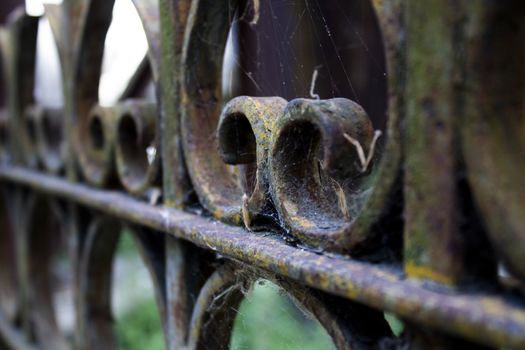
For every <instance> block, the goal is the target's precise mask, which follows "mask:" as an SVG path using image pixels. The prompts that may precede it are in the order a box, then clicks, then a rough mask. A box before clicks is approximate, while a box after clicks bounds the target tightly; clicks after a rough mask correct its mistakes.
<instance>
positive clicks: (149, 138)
mask: <svg viewBox="0 0 525 350" xmlns="http://www.w3.org/2000/svg"><path fill="white" fill-rule="evenodd" d="M157 127H158V126H157V109H156V106H155V104H154V103H149V102H133V103H128V104H127V105H125V106H124V107H123V108H122V109H121V111H120V112H119V117H118V124H117V144H116V159H117V172H118V175H119V178H120V182H121V183H122V185H123V186H124V188H126V190H127V191H129V192H131V193H133V194H137V195H140V194H143V193H144V192H145V191H147V190H148V189H151V188H152V187H154V186H156V185H158V182H159V174H160V172H159V157H160V150H159V138H158V132H157Z"/></svg>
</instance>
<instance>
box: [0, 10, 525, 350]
mask: <svg viewBox="0 0 525 350" xmlns="http://www.w3.org/2000/svg"><path fill="white" fill-rule="evenodd" d="M353 2H355V4H353V5H355V6H356V7H355V8H359V6H360V5H359V4H361V5H363V6H367V7H366V9H368V10H367V11H369V12H370V11H372V10H371V9H373V11H375V17H373V18H372V17H371V18H370V21H371V22H370V23H369V25H368V26H364V27H363V28H368V30H370V31H374V33H368V32H365V33H362V35H361V34H359V33H357V34H358V36H359V40H360V42H361V43H362V45H363V46H364V47H365V48H367V52H369V53H370V52H374V53H378V56H380V57H369V59H370V60H373V64H374V65H376V66H377V69H378V70H380V71H381V72H384V77H383V80H382V85H381V84H380V85H381V86H383V90H382V91H381V92H380V93H378V94H377V96H375V97H376V98H381V99H383V100H381V101H377V106H375V107H373V108H372V107H371V102H370V101H371V100H372V99H373V98H375V97H374V96H365V97H364V98H363V97H362V98H361V100H360V99H359V98H358V96H357V94H355V99H356V101H352V100H350V99H348V98H343V97H335V96H329V98H325V97H324V96H323V99H321V98H319V95H318V94H317V93H316V89H315V80H316V77H317V73H318V71H317V68H316V69H315V71H314V74H313V77H312V82H311V85H310V91H309V95H310V96H309V98H304V96H308V95H304V96H303V97H301V93H299V92H297V91H296V96H288V97H287V100H285V99H284V98H282V97H279V96H273V97H255V96H253V97H252V96H240V97H235V95H236V94H237V93H238V92H239V93H240V92H241V91H242V90H243V87H242V86H241V87H237V88H236V89H230V90H231V91H229V92H227V91H223V82H222V79H223V65H224V64H223V59H224V57H225V48H226V40H227V37H228V35H230V38H232V41H235V40H236V39H235V37H234V36H235V35H242V34H238V33H237V34H236V32H235V31H231V29H232V27H235V26H239V23H242V26H245V27H246V28H249V29H250V30H252V31H253V32H254V33H256V32H257V31H260V30H263V27H264V26H260V27H258V26H257V22H258V21H261V20H264V21H265V23H266V24H268V23H272V21H277V20H278V16H273V17H272V18H261V16H263V17H264V16H267V13H266V12H264V11H262V12H261V4H260V3H259V2H258V1H247V2H246V1H240V0H239V1H237V0H220V1H218V0H192V1H190V0H133V4H134V6H135V8H136V10H137V13H138V15H139V17H140V20H141V22H142V26H143V29H144V32H145V34H146V38H147V42H148V56H147V57H146V58H145V59H144V60H143V62H142V64H141V65H140V66H139V67H137V70H136V72H135V74H134V75H133V77H132V78H131V79H130V81H129V82H127V84H128V85H127V86H126V88H125V89H124V92H123V93H122V94H121V95H120V98H119V100H118V102H115V103H114V104H113V105H111V106H101V103H100V101H99V97H98V86H99V80H100V73H101V64H102V57H103V55H104V50H105V48H104V40H105V37H106V34H107V31H108V28H109V25H110V23H111V18H112V11H113V3H114V2H113V1H106V0H65V1H64V3H63V4H62V5H46V11H45V14H44V16H46V17H47V18H48V20H49V22H50V25H51V28H52V31H53V35H54V38H55V40H56V43H57V48H58V53H59V57H60V63H61V68H62V69H61V70H62V80H63V95H64V107H63V108H60V109H52V108H49V107H45V106H41V105H39V104H38V103H37V102H36V99H35V98H34V96H33V85H34V62H35V40H36V32H37V24H38V21H37V18H33V17H29V16H27V15H25V14H24V13H22V12H21V11H18V12H15V14H14V15H13V16H12V17H11V20H10V22H9V23H8V24H7V25H6V26H5V27H4V28H2V29H1V30H0V50H1V52H2V65H3V67H2V68H3V71H4V75H5V81H3V82H2V84H3V86H4V87H5V90H7V97H8V98H7V101H6V102H7V103H6V105H0V111H1V113H0V186H1V191H2V192H1V198H0V225H1V231H0V253H1V255H0V338H1V339H2V341H1V342H5V343H6V344H7V345H8V346H10V347H13V348H19V349H25V348H32V347H33V346H35V347H38V348H43V349H69V348H75V349H76V348H78V349H99V348H102V349H105V348H108V349H113V348H116V347H118V344H119V339H118V338H117V336H116V334H115V333H114V330H113V328H114V322H115V320H114V319H113V315H112V310H111V297H110V296H111V290H112V288H114V287H113V286H112V285H111V283H110V282H111V270H112V264H113V261H114V254H115V250H116V247H117V243H118V241H119V237H120V235H121V231H122V229H123V227H126V228H127V230H128V231H129V232H131V235H132V237H133V240H134V242H135V245H136V246H137V248H138V251H139V254H140V256H141V259H142V261H143V263H144V264H145V266H146V268H147V269H148V271H149V276H150V278H151V280H152V281H153V289H154V295H155V299H156V302H157V306H158V312H159V315H160V318H161V320H162V327H163V330H162V331H163V333H164V336H165V342H166V347H167V348H169V349H181V348H185V349H197V348H198V349H206V348H227V347H228V346H229V342H230V335H231V332H232V325H233V324H234V321H235V317H236V315H237V312H236V311H235V310H236V309H237V307H238V305H239V304H240V303H241V302H242V301H243V299H244V298H245V294H244V292H245V291H246V290H248V289H250V288H251V287H252V286H253V284H254V283H256V282H257V281H258V280H260V279H266V280H270V281H272V282H273V283H275V284H277V285H278V286H279V287H280V288H282V290H283V292H284V293H286V294H287V295H289V296H290V297H291V298H292V299H293V300H294V302H295V303H296V304H298V305H300V306H301V308H303V309H304V310H306V311H307V312H308V313H309V314H311V315H312V317H313V318H315V319H316V320H318V321H319V322H320V324H321V325H322V326H323V327H324V328H325V329H326V330H327V332H328V334H329V335H330V336H331V338H332V340H333V342H334V344H335V346H336V347H337V348H340V349H395V348H413V349H452V348H458V349H459V348H461V349H487V348H511V349H525V299H524V294H523V293H524V291H525V287H524V278H525V277H524V275H525V272H524V270H523V266H524V264H523V263H524V258H523V257H524V256H525V253H524V249H525V242H524V241H523V238H524V237H525V236H524V233H523V229H524V227H525V222H523V219H522V217H523V215H521V212H522V211H523V210H522V209H523V208H525V204H524V203H525V202H524V200H523V198H525V195H523V192H524V191H523V181H521V173H522V171H521V167H522V163H524V162H523V161H524V160H525V157H524V156H523V152H524V151H523V150H524V149H525V145H524V144H523V137H521V136H522V133H523V125H522V124H523V122H522V119H523V118H522V116H521V114H523V113H522V102H521V100H522V95H523V81H525V76H524V74H522V73H523V72H522V71H523V67H522V66H523V64H522V61H523V54H522V51H523V49H522V46H523V43H522V42H523V39H524V37H525V34H524V31H523V28H522V27H523V24H522V22H523V14H525V6H524V5H522V4H521V3H520V2H519V1H518V0H505V1H500V2H497V3H496V2H487V1H482V0H473V1H470V0H469V1H467V0H462V1H457V2H443V1H437V0H436V1H428V2H425V3H424V4H423V3H422V2H420V1H416V0H391V1H385V0H383V1H375V0H374V1H371V0H370V1H369V0H353ZM270 5H272V3H271V2H270ZM312 5H313V4H310V2H309V1H308V0H307V1H306V2H305V3H304V5H303V4H301V5H300V6H299V7H297V8H294V10H293V11H297V10H299V13H298V14H300V13H301V12H303V14H304V13H307V14H310V15H311V14H312V13H313V11H317V10H315V8H314V7H313V6H312ZM323 6H324V4H323ZM317 8H318V10H319V13H322V7H321V6H317ZM352 8H354V7H352ZM270 10H272V9H271V6H270ZM343 12H344V11H343V9H341V16H342V17H344V18H345V20H346V22H345V21H343V23H345V25H346V24H349V23H350V24H351V21H350V20H349V19H348V17H345V14H344V13H343ZM332 17H333V15H329V16H326V17H321V19H322V20H323V21H325V22H324V23H323V26H324V27H325V28H326V30H327V31H328V39H331V40H332V41H331V42H330V44H331V45H333V46H334V48H335V50H336V51H337V50H339V49H341V50H342V48H339V47H337V45H339V43H337V45H336V42H335V41H334V39H333V37H332V35H331V32H330V28H329V26H328V24H327V23H326V20H327V19H331V18H332ZM336 17H337V16H336ZM375 21H377V22H375ZM312 23H313V22H312ZM243 28H244V27H243ZM246 28H244V29H246ZM336 28H339V27H336ZM338 30H339V29H338ZM355 31H356V32H357V30H355ZM365 31H366V30H365ZM377 31H380V34H381V35H380V36H381V39H380V40H382V43H383V49H382V50H379V51H378V50H377V49H374V50H371V51H368V47H367V40H368V39H369V37H370V36H372V35H376V34H377V33H376V32H377ZM256 34H257V33H256ZM257 35H259V34H257ZM274 35H275V34H274ZM248 37H249V38H253V36H250V35H248ZM292 37H293V35H292ZM237 39H238V38H237ZM287 39H288V38H287ZM313 39H314V38H313ZM313 39H312V40H313ZM314 41H315V40H314ZM257 45H258V44H257ZM290 45H292V43H290ZM296 45H297V46H298V47H302V48H310V49H311V48H312V45H315V42H305V41H304V38H302V39H301V42H299V43H296ZM320 46H321V48H322V43H321V42H320ZM240 52H241V54H242V53H243V52H244V51H242V50H241V51H240ZM287 52H288V51H287ZM379 54H380V55H379ZM383 54H384V55H383ZM285 56H286V55H285ZM285 56H283V57H280V59H281V61H280V62H279V63H280V64H281V65H283V64H284V65H294V67H292V69H291V70H290V71H292V72H294V74H301V69H300V68H299V66H301V60H304V62H306V61H307V60H308V63H307V64H305V65H306V66H307V67H315V65H314V63H313V61H315V57H298V58H297V57H296V58H294V60H291V58H289V57H285ZM383 56H384V57H383ZM341 57H346V56H339V55H337V59H339V61H341ZM376 58H377V60H376ZM361 61H362V58H356V59H355V60H353V59H352V62H351V65H352V68H351V75H352V77H350V78H352V79H354V78H355V77H356V76H357V78H355V79H357V80H359V79H361V80H359V84H360V86H366V85H367V79H372V78H371V77H367V76H362V75H363V74H365V75H366V74H368V73H369V72H370V69H368V68H370V66H368V65H366V64H363V65H360V62H361ZM243 62H244V61H243V59H242V58H241V59H240V61H239V62H236V64H237V65H238V66H239V67H236V68H235V69H234V70H233V71H235V72H236V73H235V74H240V75H245V77H243V78H239V81H242V80H243V79H244V80H247V79H248V80H250V81H251V82H250V84H251V83H254V84H255V85H257V81H256V80H255V79H254V78H253V77H257V75H256V74H255V75H253V74H252V72H250V71H243V69H244V68H243V64H244V63H243ZM326 63H327V64H328V61H326ZM340 63H341V65H343V70H344V69H345V68H344V62H340ZM367 63H370V62H367ZM248 66H249V65H248ZM361 68H362V69H361ZM365 68H366V69H365ZM361 71H362V72H361ZM363 72H368V73H363ZM344 73H345V74H346V71H345V72H344ZM309 74H310V72H309ZM347 78H348V81H349V83H350V84H351V82H350V78H349V77H348V76H347ZM283 79H284V78H283ZM284 81H285V80H283V83H284ZM385 82H386V89H387V90H386V92H385V91H384V84H385ZM145 86H149V87H154V89H155V93H154V94H150V95H147V94H145V93H144V91H142V90H143V89H144V87H145ZM350 88H351V89H352V90H353V87H352V86H350ZM372 90H373V89H367V88H363V89H362V90H360V91H361V92H363V91H367V92H369V91H372ZM354 93H355V92H354ZM385 95H386V96H387V99H388V100H387V101H384V99H385ZM330 97H332V98H330ZM0 101H2V99H0ZM385 105H387V110H386V114H387V120H386V122H385V118H384V116H383V115H380V116H378V115H376V114H378V113H379V112H378V111H379V110H381V111H383V112H384V106H385ZM381 106H383V107H381ZM376 107H377V108H376ZM383 112H381V113H383ZM383 114H384V113H383ZM64 252H65V254H66V255H67V258H68V259H67V260H68V262H69V264H68V266H69V267H70V269H71V273H72V277H71V279H70V281H69V283H70V284H71V286H70V288H71V289H72V291H73V298H74V304H75V315H74V317H73V318H74V331H73V332H74V334H73V335H71V334H70V337H69V339H68V337H66V335H65V334H64V333H63V331H62V330H61V329H60V327H58V325H57V320H56V315H55V313H56V310H55V308H54V304H53V302H52V300H51V299H52V297H53V295H52V294H53V285H52V283H51V281H52V271H51V270H52V269H53V267H52V264H51V261H52V259H54V257H56V256H57V255H58V254H63V253H64ZM498 268H499V270H500V273H499V274H498ZM501 271H504V272H505V273H506V274H507V275H505V276H504V275H503V274H502V272H501ZM509 280H510V281H512V283H508V282H507V281H509ZM384 312H390V313H393V314H395V315H396V316H397V317H398V318H400V319H401V320H402V321H403V322H404V324H405V328H404V331H403V333H402V334H401V335H399V336H398V337H396V336H394V335H393V334H392V331H391V329H390V327H389V326H388V324H387V322H386V321H385V318H384V315H383V313H384ZM1 342H0V343H1ZM0 347H1V345H0Z"/></svg>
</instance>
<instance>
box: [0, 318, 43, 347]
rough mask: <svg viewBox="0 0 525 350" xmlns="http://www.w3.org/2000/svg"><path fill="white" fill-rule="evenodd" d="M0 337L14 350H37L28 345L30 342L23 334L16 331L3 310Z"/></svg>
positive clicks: (0, 321) (0, 319)
mask: <svg viewBox="0 0 525 350" xmlns="http://www.w3.org/2000/svg"><path fill="white" fill-rule="evenodd" d="M0 335H1V338H2V339H1V340H2V341H4V342H6V345H8V346H9V347H10V348H12V349H20V350H36V349H37V348H35V347H34V346H32V345H31V344H29V343H28V341H27V340H26V339H25V338H24V337H23V335H22V333H21V332H20V331H18V330H16V329H15V328H14V327H13V326H11V323H10V322H9V321H8V320H7V317H6V316H5V315H4V313H3V312H2V310H0Z"/></svg>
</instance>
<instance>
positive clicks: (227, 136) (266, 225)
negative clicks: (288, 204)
mask: <svg viewBox="0 0 525 350" xmlns="http://www.w3.org/2000/svg"><path fill="white" fill-rule="evenodd" d="M285 105H286V101H285V100H284V99H282V98H280V97H247V96H239V97H236V98H234V99H232V100H231V101H230V102H228V104H227V105H226V106H225V107H224V109H223V112H222V114H221V118H220V120H219V125H218V129H217V139H218V141H219V154H220V156H221V158H222V160H223V161H224V162H225V163H227V164H230V165H236V171H237V173H238V175H239V184H240V188H241V190H242V197H240V198H239V199H238V200H239V201H241V203H242V215H243V221H244V224H245V226H246V227H247V228H249V229H256V230H259V229H270V228H273V227H275V226H278V220H277V214H276V211H275V208H274V205H273V203H272V201H271V198H270V197H269V184H268V176H267V174H268V166H267V163H268V150H269V140H270V137H271V125H273V122H274V121H275V120H276V119H277V118H278V116H279V114H280V113H281V112H282V110H283V109H284V106H285Z"/></svg>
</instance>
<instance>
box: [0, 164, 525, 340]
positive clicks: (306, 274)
mask: <svg viewBox="0 0 525 350" xmlns="http://www.w3.org/2000/svg"><path fill="white" fill-rule="evenodd" d="M0 180H2V181H5V182H10V183H15V184H18V185H23V186H27V187H30V188H32V189H33V190H35V191H38V192H43V193H46V194H50V195H54V196H59V197H62V198H64V199H67V200H71V201H74V202H76V203H78V204H81V205H84V206H87V207H90V208H93V209H97V210H100V211H102V212H104V213H107V214H110V215H113V216H116V217H119V218H121V219H124V220H127V221H131V222H134V223H137V224H141V225H144V226H146V227H149V228H152V229H155V230H158V231H162V232H165V233H168V234H171V235H173V236H175V237H178V238H182V239H185V240H188V241H190V242H192V243H194V244H196V245H198V246H201V247H204V248H207V249H211V250H213V251H215V252H216V253H217V254H220V255H222V256H225V257H228V258H231V259H235V260H238V261H240V262H243V263H246V264H249V265H252V266H256V267H259V268H262V269H265V270H267V271H270V272H272V273H276V274H279V275H284V276H287V277H289V278H291V279H294V280H297V281H300V282H302V283H304V284H306V285H308V286H311V287H314V288H317V289H321V290H324V291H327V292H330V293H333V294H337V295H340V296H343V297H346V298H349V299H352V300H355V301H358V302H362V303H364V304H367V305H369V306H371V307H375V308H378V309H382V310H385V311H391V312H394V313H396V314H397V315H399V316H400V317H402V318H404V319H407V320H410V321H413V322H417V323H421V324H425V325H428V326H432V327H435V328H437V329H440V330H443V331H445V332H449V333H452V334H457V335H462V336H464V337H466V338H469V339H472V340H476V341H482V342H484V343H487V344H494V345H501V344H505V346H508V347H512V348H520V349H521V348H525V307H524V305H521V307H520V305H519V301H514V300H511V299H510V298H505V297H504V296H501V295H496V294H491V293H488V292H482V291H480V290H479V289H478V290H476V291H465V290H457V289H445V290H444V289H443V287H440V288H438V287H437V286H435V285H431V284H425V283H423V282H421V281H416V280H411V279H407V278H406V277H405V275H404V274H403V271H402V270H401V268H400V267H399V266H394V265H374V264H371V263H366V262H362V261H357V260H352V259H349V258H345V257H343V256H338V255H332V254H330V255H328V254H319V253H316V252H312V251H309V250H307V249H301V248H298V247H294V246H291V245H289V244H288V243H286V241H285V240H284V239H282V237H280V236H279V235H276V234H270V233H254V232H249V231H247V230H245V229H243V228H240V227H234V226H229V225H225V224H223V223H220V222H217V221H214V220H213V219H208V218H205V217H201V216H198V215H194V214H191V213H187V212H184V211H182V210H177V209H172V208H166V207H163V206H153V205H149V204H147V203H144V202H141V201H139V200H136V199H134V198H133V197H131V196H129V195H125V194H122V193H120V192H116V191H108V190H100V189H95V188H90V187H88V186H86V185H82V184H75V183H71V182H69V181H67V180H64V179H62V178H59V177H56V176H50V175H45V174H42V173H39V172H37V171H33V170H27V169H24V168H21V167H16V166H7V165H3V166H0Z"/></svg>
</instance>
